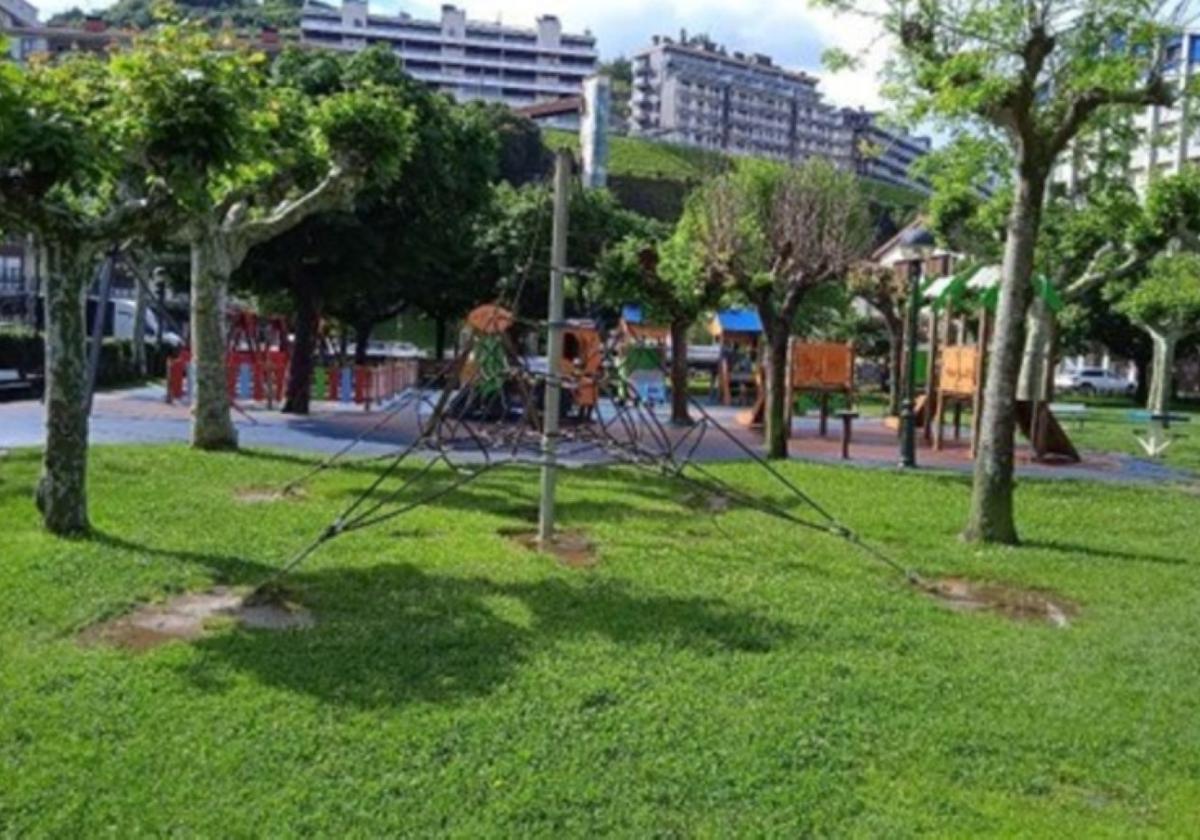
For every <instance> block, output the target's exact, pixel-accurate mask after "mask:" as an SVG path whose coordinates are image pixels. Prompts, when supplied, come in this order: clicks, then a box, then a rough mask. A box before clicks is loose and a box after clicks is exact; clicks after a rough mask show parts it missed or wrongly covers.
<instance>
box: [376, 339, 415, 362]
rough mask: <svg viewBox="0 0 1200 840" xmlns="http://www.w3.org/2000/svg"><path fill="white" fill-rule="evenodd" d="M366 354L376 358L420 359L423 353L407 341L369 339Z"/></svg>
mask: <svg viewBox="0 0 1200 840" xmlns="http://www.w3.org/2000/svg"><path fill="white" fill-rule="evenodd" d="M367 355H368V356H371V357H372V358H377V359H421V358H424V355H425V354H424V353H422V352H421V349H420V348H419V347H417V345H415V344H412V343H410V342H407V341H369V342H367Z"/></svg>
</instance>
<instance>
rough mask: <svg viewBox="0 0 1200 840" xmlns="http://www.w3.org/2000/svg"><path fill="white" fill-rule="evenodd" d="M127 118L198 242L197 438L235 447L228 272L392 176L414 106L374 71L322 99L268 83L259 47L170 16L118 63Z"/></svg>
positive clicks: (191, 241) (194, 280)
mask: <svg viewBox="0 0 1200 840" xmlns="http://www.w3.org/2000/svg"><path fill="white" fill-rule="evenodd" d="M112 66H113V72H114V73H115V74H116V76H117V79H118V83H119V84H120V85H121V88H122V105H121V108H122V112H121V113H122V117H123V119H122V122H121V126H122V127H123V128H124V130H125V132H126V133H127V134H129V135H132V136H136V137H137V138H138V139H139V140H140V141H141V143H142V144H143V145H144V146H145V147H146V148H147V149H148V153H147V155H146V159H145V166H146V168H147V169H148V171H149V177H150V178H151V179H152V180H154V181H155V182H157V183H160V184H162V185H163V187H164V189H166V190H167V191H168V192H169V193H170V195H171V198H172V203H173V208H172V209H173V212H174V214H175V216H176V218H177V220H178V227H177V229H176V233H175V239H176V241H178V242H179V243H180V244H183V245H186V246H187V247H188V249H189V250H190V252H191V294H192V313H191V315H192V329H191V340H192V353H193V360H194V363H195V370H196V387H195V391H194V405H193V409H192V445H193V446H195V447H197V448H200V449H228V448H235V447H236V446H237V432H236V430H235V429H234V426H233V422H232V419H231V416H230V403H229V398H228V394H227V391H226V371H225V339H226V334H225V305H226V296H227V292H228V285H229V278H230V276H231V275H232V274H233V272H234V271H235V270H236V269H237V268H238V266H239V265H241V263H242V261H243V260H245V258H246V256H247V254H248V253H249V252H250V249H251V248H253V247H254V246H255V245H259V244H261V243H263V242H267V241H269V240H271V239H272V238H274V237H276V236H279V235H280V234H282V233H284V232H286V231H288V230H290V229H292V228H294V227H295V226H296V225H298V224H299V223H301V222H302V221H304V220H305V219H306V218H308V217H310V216H312V215H314V214H316V213H320V212H323V211H327V210H330V209H333V208H336V207H342V206H345V205H346V204H347V203H348V202H349V201H350V200H351V199H352V198H353V196H354V195H355V193H356V192H357V191H358V190H359V189H360V188H361V186H362V184H363V183H364V182H365V181H366V180H367V179H368V171H370V173H371V176H370V177H379V178H384V179H386V178H390V177H393V176H394V173H395V171H396V170H397V168H398V167H399V164H400V163H401V162H402V161H403V159H404V157H405V155H406V154H407V150H408V137H409V131H410V126H411V116H410V114H409V113H408V112H407V111H405V110H404V109H403V108H402V107H400V105H399V104H398V103H397V102H396V100H395V98H394V97H393V96H392V95H391V94H390V93H389V92H388V91H387V90H386V89H378V88H376V87H375V86H373V85H372V84H370V83H369V82H364V83H363V84H356V85H354V86H352V87H349V88H347V89H344V90H339V91H338V92H336V93H333V94H330V95H329V96H326V97H322V98H319V99H315V100H314V99H313V98H311V97H307V96H305V95H304V93H303V92H302V91H300V90H298V89H297V88H295V87H292V86H289V85H286V84H272V79H271V77H269V76H268V74H267V72H266V68H265V61H264V59H263V57H262V56H256V55H252V54H247V53H245V52H243V51H239V50H238V49H236V48H235V47H234V45H231V44H230V45H226V44H217V43H215V42H214V41H213V38H212V36H211V35H210V34H208V33H207V32H206V31H205V30H203V29H202V28H199V27H197V26H194V25H189V24H180V25H170V26H164V27H161V28H159V29H157V30H155V31H154V32H153V33H151V34H149V35H147V36H144V37H143V38H140V39H139V40H138V41H137V42H135V45H134V47H133V49H131V50H130V51H128V52H125V53H119V54H118V55H116V56H114V58H113V60H112Z"/></svg>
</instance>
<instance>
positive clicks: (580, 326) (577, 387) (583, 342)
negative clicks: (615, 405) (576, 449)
mask: <svg viewBox="0 0 1200 840" xmlns="http://www.w3.org/2000/svg"><path fill="white" fill-rule="evenodd" d="M603 369H604V342H603V341H602V340H601V338H600V331H599V330H598V329H596V325H595V323H593V322H592V321H568V322H567V325H566V328H565V329H564V330H563V354H562V358H561V359H559V371H560V372H561V373H562V375H563V377H564V378H565V381H564V383H563V384H564V385H565V386H566V388H567V389H568V391H569V393H570V395H571V403H572V404H573V405H574V407H575V408H576V410H577V411H578V419H579V420H584V421H587V420H591V418H592V415H593V413H594V412H595V410H596V403H597V402H598V401H599V399H600V387H599V385H600V376H601V374H602V372H603Z"/></svg>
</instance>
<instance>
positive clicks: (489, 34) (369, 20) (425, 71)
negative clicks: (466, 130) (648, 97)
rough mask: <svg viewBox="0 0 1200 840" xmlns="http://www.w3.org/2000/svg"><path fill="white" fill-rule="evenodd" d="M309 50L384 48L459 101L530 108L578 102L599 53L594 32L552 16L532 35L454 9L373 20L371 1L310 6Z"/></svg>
mask: <svg viewBox="0 0 1200 840" xmlns="http://www.w3.org/2000/svg"><path fill="white" fill-rule="evenodd" d="M300 32H301V38H302V40H303V42H304V43H307V44H311V45H313V46H321V47H328V48H333V49H342V50H360V49H364V48H366V47H367V46H370V45H373V44H385V45H387V46H388V47H390V48H391V49H392V50H394V51H395V52H396V53H397V54H398V55H399V56H400V57H401V58H402V59H403V60H404V66H405V69H406V70H407V71H408V72H409V73H410V74H411V75H412V76H413V77H414V78H417V79H420V80H421V81H423V82H426V83H428V84H430V85H432V86H434V87H435V88H437V89H438V90H441V91H444V92H446V93H448V94H450V95H452V96H453V97H454V98H455V99H457V100H458V101H460V102H462V101H468V100H486V101H492V102H503V103H505V104H507V105H509V106H511V107H517V108H519V107H524V106H529V105H533V104H536V103H539V102H547V101H550V100H555V99H560V98H562V97H567V96H579V95H580V94H581V93H582V92H583V80H584V79H586V78H587V77H588V76H590V75H592V74H593V73H595V72H596V67H597V63H598V61H599V53H597V51H596V39H595V38H594V37H593V36H592V35H591V34H590V33H587V32H585V33H582V34H570V33H566V32H563V30H562V24H561V22H560V21H559V19H558V18H557V17H555V16H553V15H542V16H541V17H539V18H538V19H537V26H536V27H535V28H531V29H525V28H521V27H516V26H508V25H505V24H501V23H485V22H482V21H476V20H469V19H468V18H467V13H466V12H465V11H463V10H462V9H459V8H457V7H455V6H451V5H445V6H442V14H441V18H440V19H439V20H419V19H417V18H414V17H412V16H411V15H408V14H406V13H403V12H402V13H400V14H398V15H379V14H372V13H371V12H370V10H369V9H368V7H367V4H366V3H365V2H358V0H343V2H342V4H341V6H340V7H334V6H330V5H326V4H324V3H320V2H317V0H308V2H306V3H305V5H304V8H303V10H302V12H301V18H300Z"/></svg>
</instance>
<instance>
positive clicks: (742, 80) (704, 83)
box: [629, 33, 850, 168]
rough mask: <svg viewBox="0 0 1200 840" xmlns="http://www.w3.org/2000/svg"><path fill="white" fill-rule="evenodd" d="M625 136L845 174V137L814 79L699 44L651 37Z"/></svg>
mask: <svg viewBox="0 0 1200 840" xmlns="http://www.w3.org/2000/svg"><path fill="white" fill-rule="evenodd" d="M629 131H630V134H632V135H635V136H642V137H647V138H650V139H658V140H665V141H668V142H674V143H682V144H685V145H689V146H699V147H702V148H706V149H714V150H719V151H723V152H728V153H730V154H736V155H747V156H752V157H763V158H770V159H773V160H783V161H792V162H799V161H802V160H805V159H807V158H809V157H814V156H818V157H825V158H829V159H831V160H834V161H835V162H836V163H838V164H839V165H842V166H845V167H847V168H849V166H850V160H849V159H848V152H849V149H850V143H849V136H848V132H847V128H846V126H845V125H844V122H843V121H842V119H841V118H840V115H839V113H838V111H837V110H836V109H835V108H833V107H831V106H829V105H827V104H825V103H824V102H823V101H822V98H821V94H820V93H819V92H818V91H817V79H816V78H815V77H813V76H810V75H808V74H807V73H800V72H794V71H790V70H785V69H783V68H781V67H778V66H776V65H775V64H774V63H773V62H772V60H771V59H770V58H769V57H767V56H764V55H751V56H747V55H743V54H742V53H739V52H733V53H730V52H728V51H726V49H725V48H724V47H720V46H717V45H716V44H714V43H713V42H712V41H710V40H709V39H707V38H704V37H697V38H688V37H687V34H686V33H683V35H682V36H681V37H680V40H679V41H675V40H672V39H671V38H665V37H661V36H656V37H655V38H654V42H653V45H652V46H651V47H650V48H649V49H647V50H643V51H642V52H640V53H638V54H637V55H636V56H634V59H633V96H632V102H631V114H630V127H629Z"/></svg>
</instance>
